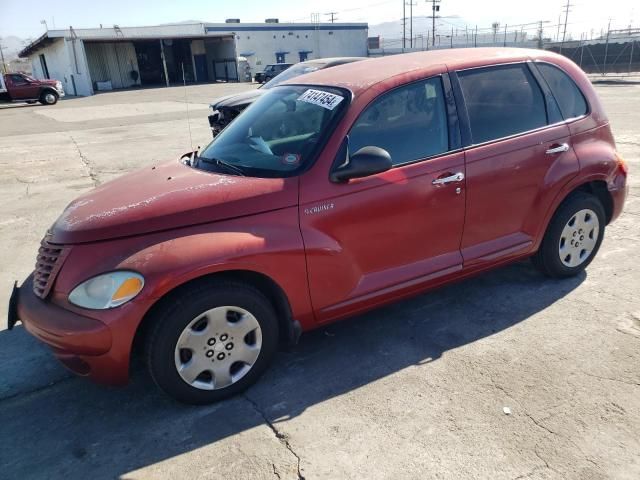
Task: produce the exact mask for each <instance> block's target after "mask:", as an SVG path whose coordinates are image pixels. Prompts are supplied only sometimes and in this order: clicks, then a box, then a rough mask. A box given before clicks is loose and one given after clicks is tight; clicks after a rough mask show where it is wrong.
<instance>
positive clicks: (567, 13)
mask: <svg viewBox="0 0 640 480" xmlns="http://www.w3.org/2000/svg"><path fill="white" fill-rule="evenodd" d="M572 6H573V5H571V4H570V3H569V0H567V4H566V5H565V6H564V30H563V31H562V43H561V44H560V53H562V47H563V46H564V40H565V38H566V37H567V20H568V19H569V7H572ZM558 27H559V26H558Z"/></svg>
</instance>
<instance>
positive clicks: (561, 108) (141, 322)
mask: <svg viewBox="0 0 640 480" xmlns="http://www.w3.org/2000/svg"><path fill="white" fill-rule="evenodd" d="M626 177H627V167H626V165H625V163H624V161H623V160H622V158H620V156H619V154H618V153H617V152H616V148H615V144H614V140H613V137H612V134H611V129H610V127H609V122H608V120H607V117H606V115H605V113H604V111H603V109H602V105H601V104H600V101H599V100H598V97H597V96H596V94H595V92H594V89H593V88H592V86H591V84H590V82H589V80H588V79H587V77H586V76H585V75H584V73H583V72H582V71H581V70H580V69H579V68H578V67H577V66H576V65H575V64H574V63H572V62H571V61H570V60H568V59H567V58H565V57H562V56H558V55H555V54H553V53H549V52H544V51H537V50H524V49H502V48H500V49H480V48H478V49H464V50H446V51H435V52H426V53H412V54H407V55H398V56H392V57H385V58H379V59H372V60H369V61H367V62H356V63H351V64H348V65H343V66H338V67H335V68H331V69H326V70H320V71H317V72H313V73H311V74H308V75H305V76H302V77H298V78H296V79H294V80H292V81H290V82H287V83H285V84H283V85H280V86H278V87H276V88H273V89H272V90H270V91H269V92H268V93H266V94H265V95H263V96H261V97H260V98H259V99H258V100H257V101H256V102H255V103H253V104H252V105H251V106H250V107H249V108H248V109H247V110H246V111H245V112H244V113H243V114H242V115H240V116H239V117H238V118H237V119H236V120H235V121H234V122H233V123H232V124H230V125H229V126H228V127H227V128H226V129H225V130H224V131H223V132H222V133H221V134H220V135H219V136H218V137H217V138H216V139H215V140H214V141H213V142H212V143H211V144H210V145H209V146H207V147H206V148H205V149H204V150H203V151H201V152H199V153H196V152H194V153H192V154H190V155H186V156H185V157H183V158H182V159H180V160H179V161H178V160H174V161H169V162H167V163H164V164H160V165H158V166H153V167H148V168H145V169H143V170H141V171H139V172H137V173H132V174H129V175H126V176H124V177H121V178H119V179H117V180H115V181H113V182H110V183H107V184H104V185H101V186H100V187H98V188H96V189H95V190H93V191H91V192H89V193H87V194H85V195H83V196H82V197H80V198H78V199H77V200H75V201H74V202H72V203H71V204H70V205H69V206H68V207H67V208H66V210H65V211H64V212H63V213H62V215H61V217H60V218H59V219H58V220H57V221H56V222H55V224H54V225H53V226H52V227H51V229H50V230H49V231H48V232H47V234H46V236H45V238H44V240H43V241H42V247H41V248H40V251H39V253H38V259H37V264H36V270H35V272H34V273H33V274H32V275H31V276H30V277H29V278H28V279H27V280H26V281H25V282H24V284H23V285H22V286H21V287H20V288H19V289H17V288H16V289H15V290H14V294H13V295H12V300H11V305H10V311H9V326H10V327H11V326H13V324H14V323H15V322H16V321H17V320H18V319H19V320H21V321H22V323H23V324H24V326H25V328H26V329H27V330H28V331H29V332H31V333H32V334H33V335H35V336H36V337H37V338H39V339H40V340H42V341H43V342H45V343H46V344H48V345H49V346H51V348H52V349H53V352H54V354H55V355H56V356H57V357H58V358H59V359H60V360H61V361H62V362H63V363H64V364H65V365H67V366H68V367H69V368H70V369H72V370H73V371H75V372H76V373H78V374H80V375H87V376H90V377H93V378H94V379H95V380H97V381H100V382H104V383H111V384H121V383H124V382H126V381H127V378H128V370H129V362H130V357H131V354H132V351H134V350H138V349H141V350H142V351H143V352H144V355H145V358H146V361H147V363H148V367H149V370H150V372H151V375H152V377H153V378H154V380H155V382H156V383H157V384H158V385H159V386H160V388H161V389H163V390H164V391H165V392H167V393H169V394H170V395H172V396H174V397H175V398H177V399H179V400H181V401H184V402H191V403H206V402H211V401H215V400H218V399H221V398H223V397H226V396H229V395H231V394H234V393H237V392H240V391H242V390H243V389H245V388H247V387H248V386H249V385H251V384H252V383H253V382H255V381H256V380H257V378H258V377H259V376H260V374H261V373H262V372H263V371H264V370H265V368H266V367H267V365H268V363H269V361H270V360H271V359H272V357H273V355H274V353H275V351H276V349H277V348H278V346H279V345H282V344H287V343H291V342H295V341H296V340H297V338H298V336H299V334H300V333H301V332H302V331H306V330H310V329H313V328H316V327H319V326H322V325H326V324H328V323H330V322H333V321H336V320H339V319H342V318H345V317H348V316H350V315H353V314H355V313H359V312H363V311H366V310H369V309H372V308H374V307H377V306H379V305H383V304H386V303H388V302H392V301H394V300H398V299H401V298H405V297H407V296H410V295H414V294H416V293H419V292H423V291H425V290H426V289H430V288H433V287H436V286H439V285H442V284H445V283H448V282H451V281H453V280H458V279H460V278H463V277H468V276H470V275H474V274H477V273H480V272H482V271H485V270H488V269H491V268H495V267H497V266H500V265H504V264H506V263H509V262H513V261H515V260H518V259H523V258H525V257H532V258H533V263H534V265H535V266H537V267H538V268H539V269H540V270H541V271H542V272H543V273H545V274H546V275H548V276H550V277H567V276H572V275H576V274H578V273H579V272H581V271H582V270H584V268H585V267H586V266H587V265H588V264H589V263H590V262H591V261H592V260H593V258H594V256H595V255H596V253H597V251H598V249H599V247H600V244H601V242H602V238H603V235H604V229H605V225H607V224H608V223H610V222H611V221H613V220H614V219H615V218H616V217H617V216H618V215H619V214H620V212H621V211H622V208H623V203H624V200H625V196H626V193H627V186H626Z"/></svg>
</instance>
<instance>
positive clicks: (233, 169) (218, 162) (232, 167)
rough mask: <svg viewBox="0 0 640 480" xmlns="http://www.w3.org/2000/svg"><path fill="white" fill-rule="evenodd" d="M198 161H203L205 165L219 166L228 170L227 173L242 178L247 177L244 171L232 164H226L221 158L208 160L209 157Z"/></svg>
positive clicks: (199, 158) (200, 158)
mask: <svg viewBox="0 0 640 480" xmlns="http://www.w3.org/2000/svg"><path fill="white" fill-rule="evenodd" d="M198 160H202V161H203V162H204V163H209V164H213V165H217V166H219V167H223V168H226V169H227V171H230V172H233V173H235V174H237V175H240V176H241V177H246V175H245V174H244V172H243V171H242V169H241V168H240V167H238V166H236V165H234V164H232V163H229V162H225V161H224V160H220V159H219V158H207V157H198Z"/></svg>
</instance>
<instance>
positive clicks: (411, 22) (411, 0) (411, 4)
mask: <svg viewBox="0 0 640 480" xmlns="http://www.w3.org/2000/svg"><path fill="white" fill-rule="evenodd" d="M413 5H414V4H413V0H410V3H409V17H410V20H409V38H410V40H409V47H410V48H413Z"/></svg>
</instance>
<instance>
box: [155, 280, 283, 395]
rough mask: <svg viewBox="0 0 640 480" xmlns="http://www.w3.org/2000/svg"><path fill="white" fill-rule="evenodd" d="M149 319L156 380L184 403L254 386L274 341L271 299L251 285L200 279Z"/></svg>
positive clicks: (232, 392) (274, 343)
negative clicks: (151, 324)
mask: <svg viewBox="0 0 640 480" xmlns="http://www.w3.org/2000/svg"><path fill="white" fill-rule="evenodd" d="M170 300H171V301H170V302H168V303H167V304H168V305H169V306H168V308H166V309H164V311H162V312H160V313H159V314H158V315H157V316H156V318H153V319H151V320H152V321H153V326H152V328H151V331H150V333H149V335H148V337H147V364H148V368H149V371H150V373H151V376H152V377H153V379H154V381H155V382H156V384H157V385H158V386H159V387H160V388H161V389H162V390H164V391H165V392H166V393H168V394H169V395H171V396H172V397H174V398H176V399H177V400H179V401H181V402H185V403H193V404H204V403H211V402H215V401H218V400H221V399H223V398H226V397H229V396H231V395H234V394H237V393H239V392H241V391H243V390H245V389H246V388H247V387H249V386H250V385H251V384H253V383H254V382H255V381H256V380H257V379H258V378H259V377H260V375H261V374H262V373H263V372H264V370H265V369H266V368H267V366H268V365H269V363H270V361H271V359H272V358H273V355H274V354H275V351H276V348H277V343H278V321H277V318H276V314H275V312H274V310H273V307H272V305H271V303H270V302H269V301H268V300H267V298H266V297H265V296H264V295H263V294H262V293H261V292H260V291H258V290H256V289H254V288H253V287H251V286H250V285H246V284H243V283H236V282H203V283H201V284H199V285H197V286H195V287H194V288H191V289H189V290H186V291H183V293H182V294H178V295H176V296H175V297H174V298H171V299H170Z"/></svg>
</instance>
